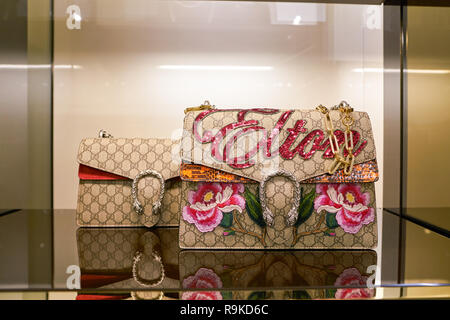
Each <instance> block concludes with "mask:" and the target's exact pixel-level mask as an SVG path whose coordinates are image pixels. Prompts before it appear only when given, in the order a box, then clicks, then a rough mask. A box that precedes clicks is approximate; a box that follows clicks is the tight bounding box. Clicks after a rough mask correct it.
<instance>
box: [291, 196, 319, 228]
mask: <svg viewBox="0 0 450 320" xmlns="http://www.w3.org/2000/svg"><path fill="white" fill-rule="evenodd" d="M301 195H302V197H301V198H300V199H301V200H300V205H299V207H298V219H297V222H296V223H295V226H296V227H298V226H299V225H301V224H302V223H303V222H305V221H306V220H308V219H309V217H311V214H312V213H313V211H314V198H315V196H316V190H314V189H312V190H311V191H310V192H309V193H307V194H306V195H305V197H303V188H302V189H301Z"/></svg>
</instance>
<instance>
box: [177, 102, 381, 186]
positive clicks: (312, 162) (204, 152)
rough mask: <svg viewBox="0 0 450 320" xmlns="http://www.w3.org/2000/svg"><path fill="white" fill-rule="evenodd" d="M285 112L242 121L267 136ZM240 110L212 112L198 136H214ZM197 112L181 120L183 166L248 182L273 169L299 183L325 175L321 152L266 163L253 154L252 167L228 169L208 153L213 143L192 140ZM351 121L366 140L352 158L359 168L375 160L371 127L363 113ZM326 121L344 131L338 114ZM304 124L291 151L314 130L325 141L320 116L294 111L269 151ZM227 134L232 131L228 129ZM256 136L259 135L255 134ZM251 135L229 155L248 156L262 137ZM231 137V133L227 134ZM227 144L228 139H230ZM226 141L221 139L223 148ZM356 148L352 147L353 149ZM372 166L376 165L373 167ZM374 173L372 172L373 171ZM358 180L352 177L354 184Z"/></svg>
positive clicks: (253, 115)
mask: <svg viewBox="0 0 450 320" xmlns="http://www.w3.org/2000/svg"><path fill="white" fill-rule="evenodd" d="M286 111H288V110H280V111H279V112H277V113H275V114H261V113H257V112H251V113H249V114H248V115H247V116H246V117H245V119H246V120H255V121H258V126H261V127H264V128H265V129H266V130H267V131H269V132H270V130H271V129H272V128H274V126H275V124H276V123H277V121H279V118H280V116H281V115H282V114H283V112H286ZM239 112H240V110H220V111H217V112H213V113H211V114H210V115H208V116H206V117H205V118H204V119H203V120H202V121H201V123H200V124H199V128H198V132H199V134H200V135H202V134H205V132H207V131H209V132H211V133H210V135H215V134H217V132H219V130H220V129H221V128H225V127H227V126H229V125H231V124H233V123H235V122H236V121H237V118H238V113H239ZM200 113H201V112H200V111H194V112H189V113H188V114H187V115H186V117H185V119H184V134H183V138H182V142H181V159H182V160H183V161H186V162H190V163H195V164H203V165H205V166H209V167H212V168H215V169H218V170H221V171H225V172H229V173H232V174H236V175H239V176H242V177H246V178H249V179H252V180H256V181H261V180H262V177H263V175H264V174H267V173H268V172H269V171H270V170H272V168H273V166H275V169H276V170H279V169H282V170H284V171H287V172H291V173H293V174H294V175H295V177H296V178H297V180H299V181H302V180H305V179H309V178H313V177H316V176H320V175H323V174H326V173H327V169H328V167H329V165H330V164H331V162H332V159H324V158H323V157H322V154H323V152H320V151H317V152H315V153H314V154H313V156H312V157H311V158H310V159H307V160H305V159H303V158H301V157H300V156H299V155H298V154H295V155H294V157H293V158H292V159H291V160H286V159H283V158H282V157H281V156H279V155H276V156H272V157H271V158H270V159H266V158H265V157H264V156H262V155H261V154H255V155H254V160H255V164H254V165H253V166H250V167H248V168H241V169H236V168H233V167H231V166H230V165H229V164H228V163H224V161H218V160H217V159H215V158H214V157H213V156H212V155H211V149H212V146H213V143H201V142H199V141H198V139H197V138H196V137H195V136H194V132H193V128H194V121H195V119H196V117H197V116H198V115H199V114H200ZM352 116H353V118H354V124H353V125H352V129H353V130H356V131H357V132H359V134H360V136H361V139H364V140H367V144H366V146H365V147H364V148H363V149H362V151H361V152H360V153H359V154H358V155H357V156H356V157H355V164H360V163H364V162H368V161H372V160H375V159H376V153H375V143H374V140H373V135H372V127H371V124H370V119H369V116H368V114H367V113H366V112H357V111H354V112H352ZM330 117H331V120H332V122H333V126H334V128H335V129H336V130H341V131H343V130H345V127H344V126H343V125H342V123H341V120H340V119H341V116H340V113H339V111H334V110H333V111H330ZM300 120H303V121H305V123H304V126H303V128H304V129H305V130H304V131H305V133H300V137H299V138H297V139H296V140H295V142H294V143H293V144H292V146H291V147H292V148H293V147H294V146H296V145H297V144H298V142H299V141H300V139H301V137H303V136H304V135H305V134H306V133H307V132H311V131H312V130H315V129H320V130H322V131H323V132H324V137H325V138H324V139H325V140H326V139H327V138H328V136H327V134H326V130H325V127H324V122H323V121H324V120H323V114H322V113H320V112H319V111H316V110H295V111H294V112H293V113H292V114H291V116H290V117H289V119H288V120H287V121H286V123H285V125H284V127H283V128H282V129H281V130H280V136H279V138H278V140H275V141H273V142H272V148H271V149H272V151H276V150H278V148H279V147H280V146H281V145H282V144H283V142H284V141H285V140H286V138H287V137H288V134H289V131H288V130H287V128H293V127H294V126H295V123H296V122H297V121H300ZM228 131H232V130H231V129H228ZM258 132H259V131H258ZM258 132H254V133H255V134H253V135H250V134H247V135H245V139H241V140H240V141H239V140H238V141H235V143H234V144H233V145H232V147H231V149H230V150H231V151H230V153H231V154H233V155H237V156H241V157H243V156H244V154H245V153H249V152H250V153H251V154H253V153H252V152H251V149H252V148H253V147H254V146H256V144H257V143H258V142H259V141H260V140H261V138H262V133H258ZM229 135H230V136H231V135H232V134H231V133H230V134H229ZM230 140H231V139H230ZM227 141H228V140H226V139H224V141H223V144H225V143H226V142H227ZM355 147H356V146H355ZM218 149H219V150H220V151H221V152H222V151H223V149H224V146H223V145H222V144H220V146H219V148H218ZM375 166H376V164H375ZM374 169H375V170H376V168H374ZM357 178H358V177H354V180H353V181H354V182H358V181H357ZM361 182H364V181H361Z"/></svg>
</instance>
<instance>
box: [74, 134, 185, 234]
mask: <svg viewBox="0 0 450 320" xmlns="http://www.w3.org/2000/svg"><path fill="white" fill-rule="evenodd" d="M78 162H79V171H78V176H79V179H80V182H79V187H78V204H77V223H78V225H80V226H84V227H136V226H146V227H152V226H155V225H156V226H178V220H179V212H180V188H181V181H180V178H179V168H180V159H179V141H175V140H170V139H140V138H131V139H130V138H113V137H112V136H111V135H109V134H107V133H105V132H104V131H103V130H102V131H100V137H99V138H87V139H83V140H82V141H81V143H80V147H79V150H78Z"/></svg>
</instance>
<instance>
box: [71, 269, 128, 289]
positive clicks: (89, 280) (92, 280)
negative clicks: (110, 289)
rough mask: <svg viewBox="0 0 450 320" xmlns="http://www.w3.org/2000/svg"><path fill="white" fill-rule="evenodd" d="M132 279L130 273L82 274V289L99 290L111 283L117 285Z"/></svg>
mask: <svg viewBox="0 0 450 320" xmlns="http://www.w3.org/2000/svg"><path fill="white" fill-rule="evenodd" d="M129 278H131V275H130V274H129V273H126V274H112V275H106V274H82V275H81V279H80V280H81V281H80V282H81V283H80V284H81V288H82V289H84V288H98V287H101V286H105V285H108V284H111V283H116V282H119V281H122V280H126V279H129Z"/></svg>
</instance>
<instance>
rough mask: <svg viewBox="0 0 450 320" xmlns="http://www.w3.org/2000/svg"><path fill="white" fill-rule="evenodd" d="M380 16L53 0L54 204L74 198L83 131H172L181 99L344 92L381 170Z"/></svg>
mask: <svg viewBox="0 0 450 320" xmlns="http://www.w3.org/2000/svg"><path fill="white" fill-rule="evenodd" d="M71 4H77V5H78V6H79V8H80V16H81V21H80V27H81V28H80V29H74V30H69V29H68V28H67V19H68V17H69V15H68V14H66V9H67V7H68V6H69V5H71ZM297 16H300V17H301V18H297ZM381 19H382V12H381V7H371V6H360V5H358V6H352V5H342V6H336V5H324V4H298V3H297V4H296V3H284V4H280V3H264V2H259V3H252V2H214V1H200V2H192V1H183V2H182V1H142V0H133V1H119V0H114V1H112V0H108V1H105V0H95V1H92V0H89V1H87V0H83V1H82V0H79V1H73V0H71V1H63V0H61V1H56V2H55V26H54V31H55V41H54V45H55V52H54V59H55V78H54V186H55V189H54V190H55V191H54V206H55V208H56V209H66V208H75V207H76V201H77V184H78V179H77V163H76V154H77V149H78V144H79V142H80V140H81V139H82V138H83V137H90V136H96V135H97V133H98V131H99V130H100V129H106V130H108V131H110V132H111V133H112V134H113V135H114V136H116V137H120V136H125V137H133V136H139V137H171V136H172V135H173V133H174V132H177V130H178V132H179V129H180V128H181V124H182V120H183V115H184V113H183V110H184V108H186V107H188V106H193V105H198V104H200V103H202V102H203V101H204V100H205V99H208V100H210V101H211V102H212V103H213V104H215V105H216V106H220V107H256V106H258V107H261V106H264V107H280V108H292V107H296V108H305V109H308V108H314V107H315V106H317V105H318V104H320V103H322V104H325V105H328V106H332V105H334V104H337V103H339V102H340V101H341V100H342V99H345V100H347V101H348V102H349V103H350V104H352V105H353V106H354V107H355V108H356V109H358V110H364V111H367V112H368V113H369V115H370V117H371V119H372V125H373V127H374V135H375V139H376V144H377V151H378V161H379V164H380V169H381V170H382V168H383V155H382V150H383V147H382V141H383V137H382V132H383V130H382V129H383V128H382V126H383V124H382V119H383V114H382V112H383V111H382V110H383V107H382V97H383V92H382V73H381V72H380V68H382V52H383V47H382V44H383V41H382V30H381V28H382V20H381ZM72 22H73V21H72ZM296 23H299V24H298V25H297V24H296ZM166 65H175V66H177V67H176V68H180V66H186V65H188V66H191V68H194V70H183V69H175V70H171V69H169V70H167V69H164V67H161V66H166ZM199 65H201V66H209V68H211V69H212V70H196V67H195V66H199ZM192 66H194V67H192ZM217 66H220V68H219V70H217ZM229 66H238V67H237V68H236V67H234V68H231V69H230V67H229ZM242 66H245V67H248V66H251V67H255V66H256V67H265V68H260V69H258V68H256V69H257V70H245V68H244V70H242V68H241V67H242ZM381 185H382V179H381V181H380V182H378V183H377V197H378V206H380V207H381V206H382V199H381V196H382V194H381V192H379V191H381Z"/></svg>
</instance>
